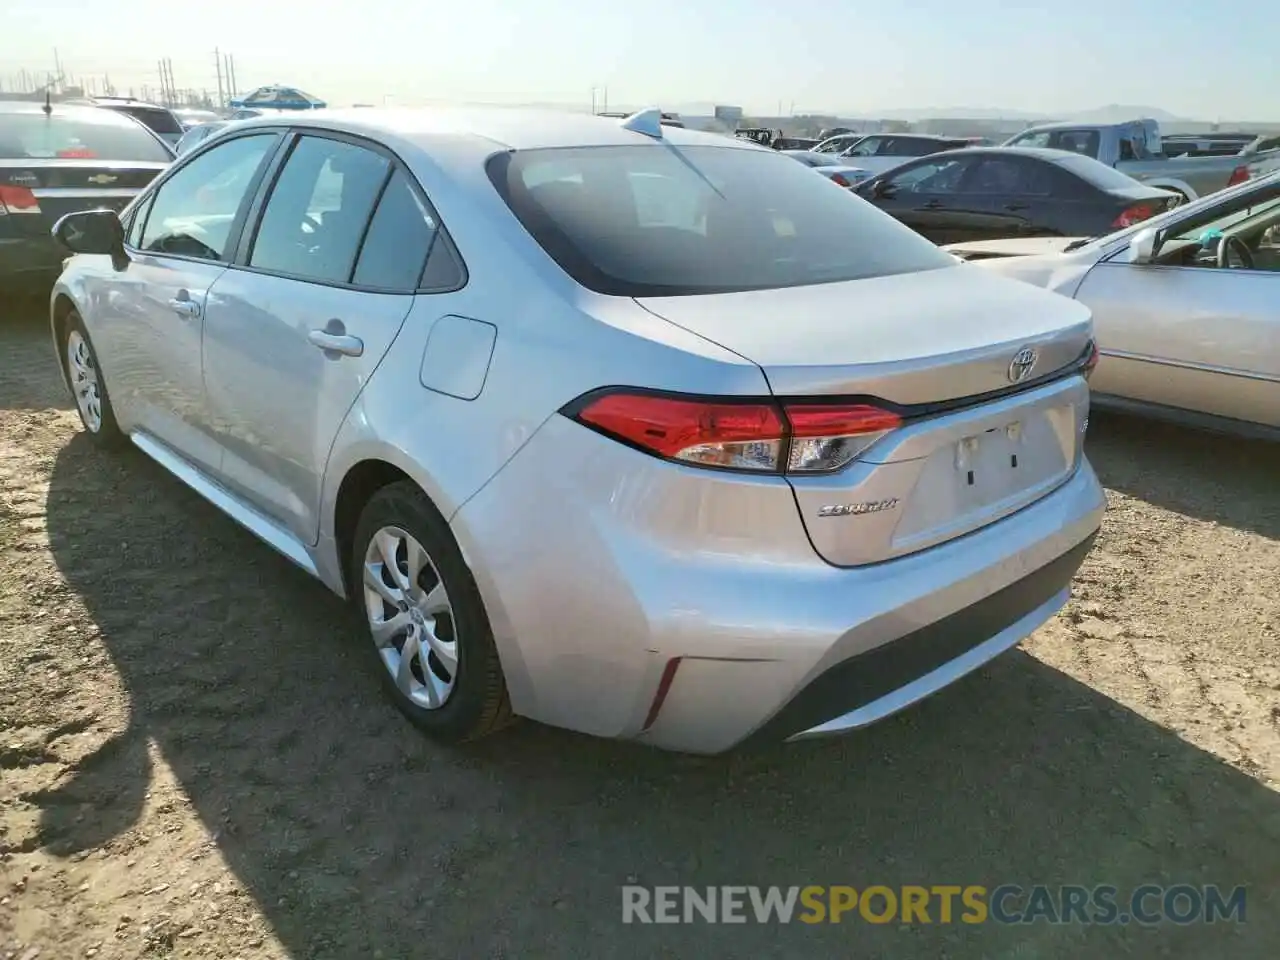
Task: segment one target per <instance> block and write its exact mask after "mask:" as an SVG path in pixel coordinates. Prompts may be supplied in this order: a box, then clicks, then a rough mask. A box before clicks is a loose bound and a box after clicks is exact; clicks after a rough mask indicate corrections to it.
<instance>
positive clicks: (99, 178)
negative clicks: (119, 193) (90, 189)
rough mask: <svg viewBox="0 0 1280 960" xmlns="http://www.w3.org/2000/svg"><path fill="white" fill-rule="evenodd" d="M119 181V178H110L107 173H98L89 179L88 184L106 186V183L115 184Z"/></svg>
mask: <svg viewBox="0 0 1280 960" xmlns="http://www.w3.org/2000/svg"><path fill="white" fill-rule="evenodd" d="M119 179H120V178H119V177H116V176H112V175H111V174H109V173H99V174H95V175H94V176H92V177H90V178H89V182H90V183H97V184H107V183H115V182H116V181H117V180H119Z"/></svg>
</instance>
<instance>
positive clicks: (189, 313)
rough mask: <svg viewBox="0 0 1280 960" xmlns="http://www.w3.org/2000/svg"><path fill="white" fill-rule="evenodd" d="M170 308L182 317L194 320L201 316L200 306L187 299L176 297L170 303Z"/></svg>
mask: <svg viewBox="0 0 1280 960" xmlns="http://www.w3.org/2000/svg"><path fill="white" fill-rule="evenodd" d="M169 307H170V309H171V310H173V312H174V313H176V314H177V315H178V316H180V317H187V318H190V319H194V318H195V317H198V316H200V304H198V303H196V302H195V301H194V300H190V299H187V298H185V297H174V298H173V299H172V300H170V301H169Z"/></svg>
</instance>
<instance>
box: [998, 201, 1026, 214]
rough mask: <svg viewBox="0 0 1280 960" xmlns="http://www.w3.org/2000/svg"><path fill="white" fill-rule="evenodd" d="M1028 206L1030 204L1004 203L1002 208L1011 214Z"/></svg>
mask: <svg viewBox="0 0 1280 960" xmlns="http://www.w3.org/2000/svg"><path fill="white" fill-rule="evenodd" d="M1029 206H1030V204H1028V203H1006V204H1005V205H1004V208H1005V209H1006V210H1008V211H1009V212H1010V213H1013V212H1014V211H1017V210H1025V209H1027V207H1029Z"/></svg>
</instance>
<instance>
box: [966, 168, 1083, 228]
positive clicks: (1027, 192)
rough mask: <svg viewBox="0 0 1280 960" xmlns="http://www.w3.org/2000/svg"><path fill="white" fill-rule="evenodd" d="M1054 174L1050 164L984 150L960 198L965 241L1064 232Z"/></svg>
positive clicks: (968, 176) (970, 170)
mask: <svg viewBox="0 0 1280 960" xmlns="http://www.w3.org/2000/svg"><path fill="white" fill-rule="evenodd" d="M1055 172H1056V171H1055V169H1054V168H1053V165H1052V164H1048V163H1044V162H1043V161H1040V160H1035V159H1032V158H1030V157H1019V156H1015V155H1013V154H1009V155H1006V156H1000V155H997V154H991V153H984V154H981V155H980V156H979V157H978V158H977V160H976V161H975V162H974V163H973V165H972V166H971V167H970V168H969V169H968V170H967V171H966V173H965V176H964V179H963V181H962V182H961V184H960V188H959V191H958V196H957V197H956V206H957V208H958V209H959V210H960V211H963V213H964V215H965V216H964V233H965V234H966V235H965V236H964V237H963V238H962V239H963V241H977V240H1004V239H1009V238H1014V237H1036V236H1045V235H1055V234H1058V233H1060V231H1061V223H1060V221H1061V220H1062V219H1063V215H1062V214H1063V211H1062V202H1061V201H1060V200H1058V199H1056V198H1055V187H1056V186H1058V183H1057V179H1056V177H1055ZM1064 179H1066V178H1065V176H1064Z"/></svg>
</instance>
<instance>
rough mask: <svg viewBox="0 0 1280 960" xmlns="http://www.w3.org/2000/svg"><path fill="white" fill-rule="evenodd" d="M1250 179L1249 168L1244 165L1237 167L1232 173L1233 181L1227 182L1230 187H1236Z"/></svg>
mask: <svg viewBox="0 0 1280 960" xmlns="http://www.w3.org/2000/svg"><path fill="white" fill-rule="evenodd" d="M1248 179H1249V168H1248V167H1246V166H1245V165H1244V164H1241V165H1240V166H1238V167H1236V168H1235V169H1234V170H1232V171H1231V179H1230V180H1228V181H1227V186H1228V187H1234V186H1235V185H1236V184H1238V183H1244V182H1245V181H1246V180H1248Z"/></svg>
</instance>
